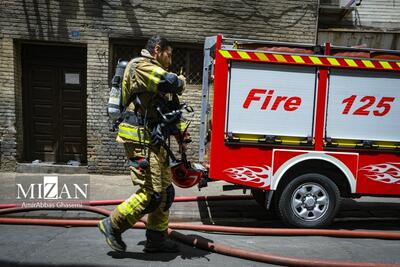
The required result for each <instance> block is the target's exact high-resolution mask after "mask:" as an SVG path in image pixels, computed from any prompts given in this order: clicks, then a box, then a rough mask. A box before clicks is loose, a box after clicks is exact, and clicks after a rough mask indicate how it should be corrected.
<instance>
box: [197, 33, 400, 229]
mask: <svg viewBox="0 0 400 267" xmlns="http://www.w3.org/2000/svg"><path fill="white" fill-rule="evenodd" d="M204 51H205V58H204V76H203V102H202V116H201V131H200V155H199V156H200V161H201V162H203V165H205V166H207V169H208V175H209V178H210V179H212V180H225V181H227V182H229V183H233V184H237V185H243V186H245V187H250V188H251V189H252V193H253V195H254V196H255V198H256V200H257V201H258V202H259V203H262V204H263V205H264V206H265V207H267V208H274V209H275V210H276V211H277V214H278V215H279V216H280V217H281V219H282V220H283V221H284V222H285V223H287V224H289V225H292V226H297V227H323V226H326V225H328V224H329V223H330V222H331V221H332V220H333V218H334V216H335V214H336V212H337V210H338V208H339V204H340V199H341V198H344V197H359V196H364V195H371V196H400V52H399V51H387V50H371V49H365V48H348V47H346V48H345V47H335V46H331V45H330V44H325V45H322V46H315V45H314V46H313V45H302V44H288V43H272V42H260V41H252V40H241V39H229V38H224V37H223V36H221V35H218V36H215V37H210V38H206V41H205V50H204Z"/></svg>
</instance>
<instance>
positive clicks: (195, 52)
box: [111, 41, 203, 84]
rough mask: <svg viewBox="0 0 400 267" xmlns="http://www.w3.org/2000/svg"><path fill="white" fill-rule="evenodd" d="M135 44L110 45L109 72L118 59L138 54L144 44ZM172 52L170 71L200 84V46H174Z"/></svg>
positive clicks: (201, 65) (201, 52) (126, 58)
mask: <svg viewBox="0 0 400 267" xmlns="http://www.w3.org/2000/svg"><path fill="white" fill-rule="evenodd" d="M136 43H137V45H127V44H114V45H113V46H112V51H113V52H112V62H111V64H112V66H111V69H112V71H111V73H114V70H115V67H116V65H117V62H118V59H122V60H130V59H132V58H134V57H137V56H139V55H140V51H141V50H142V48H143V47H144V46H145V43H144V42H142V41H139V42H136ZM172 47H173V52H172V66H171V69H170V71H172V72H174V73H176V74H178V75H179V74H180V73H182V74H184V75H185V77H186V81H187V83H188V84H201V82H202V72H203V51H202V49H200V48H192V47H190V48H189V47H185V46H174V45H173V44H172Z"/></svg>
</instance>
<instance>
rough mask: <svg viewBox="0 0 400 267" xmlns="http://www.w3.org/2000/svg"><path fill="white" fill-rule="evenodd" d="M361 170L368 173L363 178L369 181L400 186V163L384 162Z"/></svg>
mask: <svg viewBox="0 0 400 267" xmlns="http://www.w3.org/2000/svg"><path fill="white" fill-rule="evenodd" d="M361 170H363V171H366V172H368V173H367V174H366V175H365V176H367V177H368V178H369V179H371V180H374V181H377V182H382V183H385V184H400V163H399V162H386V163H382V164H375V165H368V166H365V167H363V168H361Z"/></svg>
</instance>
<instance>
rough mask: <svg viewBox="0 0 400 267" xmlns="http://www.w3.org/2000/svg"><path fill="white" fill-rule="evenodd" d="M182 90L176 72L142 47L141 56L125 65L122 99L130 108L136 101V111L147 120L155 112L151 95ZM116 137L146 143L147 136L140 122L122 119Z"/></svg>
mask: <svg viewBox="0 0 400 267" xmlns="http://www.w3.org/2000/svg"><path fill="white" fill-rule="evenodd" d="M184 90H185V81H184V80H182V79H180V78H179V77H178V76H177V75H176V74H174V73H171V72H167V71H166V70H165V69H164V68H163V67H162V65H161V64H160V63H159V62H158V61H157V60H155V59H154V58H153V57H152V56H151V54H150V53H149V52H148V51H147V50H145V49H143V50H142V51H141V57H138V58H134V59H132V60H131V61H130V62H129V63H128V65H127V67H126V69H125V72H124V78H123V81H122V103H123V105H124V107H126V109H127V111H129V112H133V111H134V109H135V106H134V103H137V102H139V103H140V105H138V107H137V112H138V113H139V114H140V116H141V117H142V118H143V117H146V119H147V120H148V121H150V122H151V121H156V120H157V116H158V114H157V110H156V108H155V107H154V104H153V103H152V101H153V99H154V97H155V96H156V95H157V96H159V97H164V98H166V97H168V95H169V94H171V93H175V94H179V95H181V94H182V92H183V91H184ZM180 124H181V123H180ZM181 127H182V126H181ZM117 141H119V142H133V143H140V144H149V143H150V136H149V133H148V132H146V131H145V129H144V127H143V126H140V125H132V124H130V123H128V122H125V121H124V122H122V123H121V124H120V125H119V130H118V138H117Z"/></svg>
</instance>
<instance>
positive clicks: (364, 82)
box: [326, 69, 400, 143]
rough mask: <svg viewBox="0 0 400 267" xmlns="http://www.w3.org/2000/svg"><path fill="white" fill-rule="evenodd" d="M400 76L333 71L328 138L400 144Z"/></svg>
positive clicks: (383, 73)
mask: <svg viewBox="0 0 400 267" xmlns="http://www.w3.org/2000/svg"><path fill="white" fill-rule="evenodd" d="M399 101H400V74H399V73H393V72H382V71H380V72H378V71H361V70H348V69H331V71H330V78H329V92H328V104H327V105H328V107H327V115H326V137H328V138H329V139H337V140H343V139H348V140H359V141H360V140H361V141H363V142H368V141H384V142H392V143H396V142H400V102H399Z"/></svg>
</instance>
